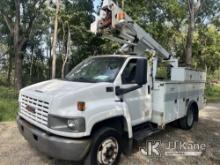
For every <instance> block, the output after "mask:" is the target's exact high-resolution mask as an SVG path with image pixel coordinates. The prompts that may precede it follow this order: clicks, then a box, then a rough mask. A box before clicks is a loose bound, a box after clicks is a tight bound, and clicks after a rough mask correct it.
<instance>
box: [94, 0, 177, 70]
mask: <svg viewBox="0 0 220 165" xmlns="http://www.w3.org/2000/svg"><path fill="white" fill-rule="evenodd" d="M91 31H92V32H93V33H95V34H99V35H102V36H103V37H105V38H108V39H110V40H113V41H116V42H119V43H122V44H123V46H122V47H121V48H120V50H119V51H120V52H122V53H128V54H136V55H144V54H145V52H146V51H155V52H156V53H157V54H158V55H159V56H160V57H162V59H163V60H167V61H169V63H170V64H171V65H172V66H173V67H178V60H177V59H174V58H173V56H172V55H171V54H170V53H169V52H168V51H167V50H165V49H164V48H163V47H162V46H161V45H160V44H159V43H158V42H157V41H155V40H154V39H153V38H152V37H151V36H150V34H148V33H147V32H146V31H144V30H143V28H141V27H140V26H139V25H138V24H136V23H135V22H134V21H133V20H132V18H130V17H129V16H128V15H127V14H126V13H125V12H124V11H123V10H122V9H121V8H120V7H119V6H118V5H117V4H116V3H115V2H113V1H112V0H104V1H103V4H102V7H101V11H100V16H99V18H98V19H97V20H96V21H95V22H93V23H92V24H91Z"/></svg>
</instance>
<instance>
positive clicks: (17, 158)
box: [0, 103, 220, 165]
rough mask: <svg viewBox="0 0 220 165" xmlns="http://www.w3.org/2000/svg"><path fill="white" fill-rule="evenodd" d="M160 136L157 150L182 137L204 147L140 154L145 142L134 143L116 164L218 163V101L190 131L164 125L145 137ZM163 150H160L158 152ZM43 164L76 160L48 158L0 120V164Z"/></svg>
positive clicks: (204, 112)
mask: <svg viewBox="0 0 220 165" xmlns="http://www.w3.org/2000/svg"><path fill="white" fill-rule="evenodd" d="M155 139H157V140H161V141H162V144H161V146H160V147H161V148H162V149H161V150H162V151H163V149H164V148H165V147H167V146H168V141H171V142H174V141H183V142H187V143H197V144H205V145H206V150H204V151H203V152H202V155H201V156H187V157H186V156H185V157H184V156H161V157H149V156H144V155H143V154H142V153H141V152H140V151H139V147H145V146H146V145H145V142H143V143H140V144H136V145H135V147H134V149H133V154H132V155H131V156H129V157H126V156H122V158H121V161H120V164H121V165H130V164H132V165H133V164H137V165H142V164H156V165H157V164H180V165H181V164H191V165H192V164H204V165H209V164H210V165H211V164H216V165H217V164H218V165H219V164H220V103H212V104H208V105H207V106H206V108H205V109H204V110H202V111H200V120H199V122H198V124H196V125H194V127H193V129H191V130H190V131H184V130H180V129H178V128H175V127H170V126H167V128H166V129H165V130H164V131H161V132H159V133H157V134H155V135H152V136H150V137H148V138H147V139H146V140H155ZM162 154H163V152H162ZM5 164H6V165H8V164H10V165H11V164H12V165H14V164H16V165H29V164H30V165H41V164H42V165H46V164H49V165H50V164H66V165H70V164H76V163H73V162H65V161H60V160H55V159H52V158H48V157H47V156H45V155H43V154H41V153H39V152H38V151H36V150H35V149H34V148H32V147H31V146H30V145H29V144H28V143H27V141H25V140H24V138H23V137H22V136H21V135H20V134H19V132H18V129H17V126H16V123H15V122H4V123H0V165H5Z"/></svg>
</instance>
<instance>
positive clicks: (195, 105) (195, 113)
mask: <svg viewBox="0 0 220 165" xmlns="http://www.w3.org/2000/svg"><path fill="white" fill-rule="evenodd" d="M190 107H193V113H194V121H198V120H199V108H198V104H197V102H195V101H192V102H191V103H190Z"/></svg>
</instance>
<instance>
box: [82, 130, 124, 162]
mask: <svg viewBox="0 0 220 165" xmlns="http://www.w3.org/2000/svg"><path fill="white" fill-rule="evenodd" d="M120 156H121V135H120V133H119V132H118V131H117V130H116V129H114V128H107V127H103V128H101V129H99V130H98V131H97V132H95V133H94V135H93V137H92V145H91V149H90V151H89V153H88V155H87V157H86V159H85V161H84V164H85V165H108V164H112V165H117V164H118V162H119V159H120Z"/></svg>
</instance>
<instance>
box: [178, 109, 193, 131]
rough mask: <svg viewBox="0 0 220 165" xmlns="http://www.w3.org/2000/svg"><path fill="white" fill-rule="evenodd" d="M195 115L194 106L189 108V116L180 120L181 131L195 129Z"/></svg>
mask: <svg viewBox="0 0 220 165" xmlns="http://www.w3.org/2000/svg"><path fill="white" fill-rule="evenodd" d="M194 115H195V113H194V108H193V106H191V105H190V106H189V108H188V110H187V114H186V116H185V117H183V118H182V119H180V120H179V126H180V128H181V129H184V130H189V129H191V128H192V127H193V124H194V121H195V120H194V119H195V116H194Z"/></svg>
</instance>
